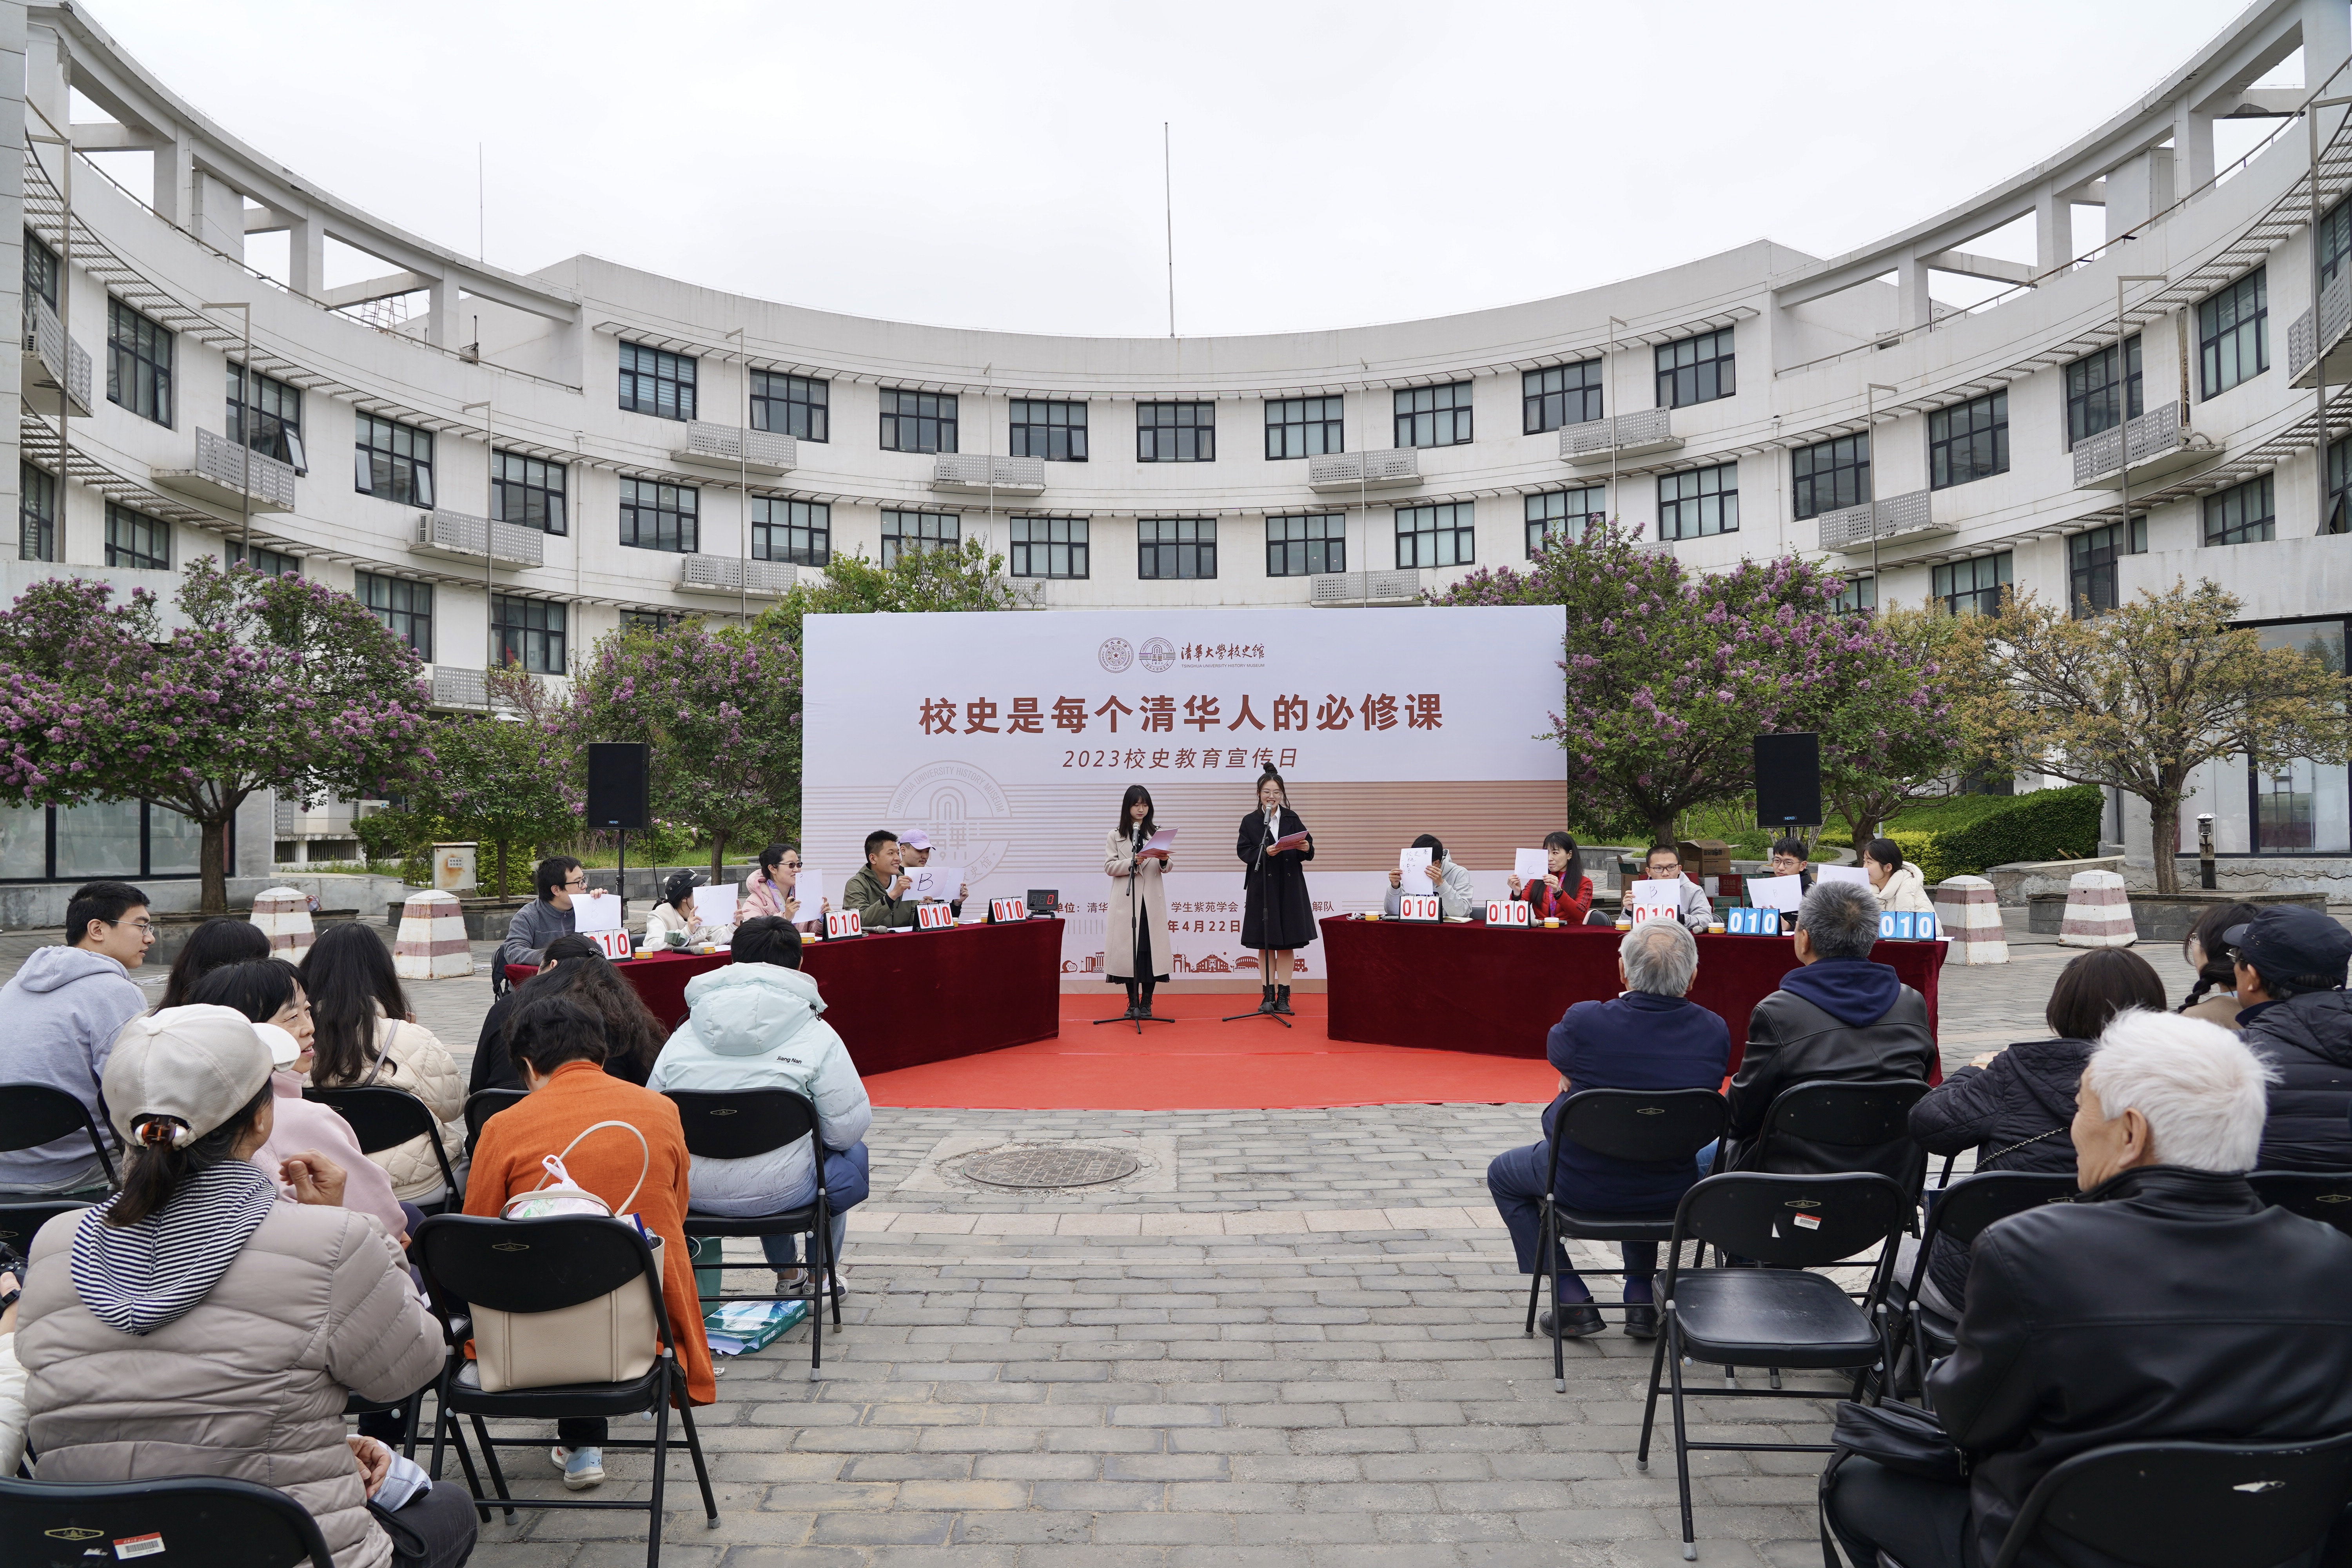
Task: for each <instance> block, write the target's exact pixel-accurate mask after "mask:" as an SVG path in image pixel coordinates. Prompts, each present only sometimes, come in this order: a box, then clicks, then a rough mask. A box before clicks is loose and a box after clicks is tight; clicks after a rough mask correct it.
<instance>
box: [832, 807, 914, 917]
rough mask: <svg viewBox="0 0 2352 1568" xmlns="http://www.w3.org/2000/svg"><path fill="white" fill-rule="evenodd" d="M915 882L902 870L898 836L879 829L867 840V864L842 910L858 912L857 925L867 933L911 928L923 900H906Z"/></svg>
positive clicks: (843, 898) (851, 882)
mask: <svg viewBox="0 0 2352 1568" xmlns="http://www.w3.org/2000/svg"><path fill="white" fill-rule="evenodd" d="M914 885H915V883H914V879H912V878H910V877H908V875H907V874H906V873H905V872H904V871H902V870H900V869H899V859H898V835H897V834H895V833H893V832H891V831H890V830H889V829H888V828H877V829H875V830H874V831H873V832H871V833H869V834H867V835H866V864H865V865H864V866H863V867H861V868H859V869H858V872H857V874H856V876H854V877H852V878H850V879H849V886H847V887H846V888H844V889H842V892H841V907H842V908H843V909H845V910H856V911H857V921H858V924H859V925H860V926H862V927H864V928H865V929H866V930H867V931H887V930H889V929H890V928H891V927H893V926H910V925H913V924H914V923H915V921H916V920H917V919H918V918H919V917H918V916H917V915H916V913H915V911H916V910H918V909H919V908H920V907H921V904H922V900H919V899H912V898H909V897H908V896H907V894H908V889H910V888H912V887H913V886H914Z"/></svg>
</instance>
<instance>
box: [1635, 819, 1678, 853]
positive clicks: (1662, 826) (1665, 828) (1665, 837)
mask: <svg viewBox="0 0 2352 1568" xmlns="http://www.w3.org/2000/svg"><path fill="white" fill-rule="evenodd" d="M1680 842H1681V840H1680V839H1679V838H1677V837H1675V814H1674V813H1673V812H1668V813H1667V814H1666V815H1665V816H1664V817H1663V818H1660V817H1655V816H1654V817H1652V818H1651V819H1650V844H1677V843H1680ZM1642 847H1643V848H1644V849H1647V848H1648V847H1650V845H1649V844H1644V845H1643V846H1642Z"/></svg>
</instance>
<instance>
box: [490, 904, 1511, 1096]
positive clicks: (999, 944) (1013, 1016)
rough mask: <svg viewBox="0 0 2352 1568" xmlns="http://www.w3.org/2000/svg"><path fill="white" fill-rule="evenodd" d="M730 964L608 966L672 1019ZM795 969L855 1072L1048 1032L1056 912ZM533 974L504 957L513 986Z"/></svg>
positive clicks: (826, 955) (1058, 958) (855, 944)
mask: <svg viewBox="0 0 2352 1568" xmlns="http://www.w3.org/2000/svg"><path fill="white" fill-rule="evenodd" d="M729 962H730V959H729V957H728V955H727V954H726V953H725V952H713V953H700V952H694V953H687V952H660V953H654V954H651V955H649V956H646V957H643V958H633V959H630V960H628V961H627V962H626V963H616V964H614V968H616V969H618V970H619V971H620V972H621V973H623V974H625V975H627V976H628V978H629V984H631V985H634V986H635V987H636V991H637V994H638V995H640V996H642V997H644V998H645V1002H646V1006H648V1007H650V1008H652V1009H653V1012H654V1016H656V1017H657V1018H659V1019H660V1020H661V1021H662V1022H663V1023H664V1024H666V1025H668V1026H672V1027H676V1026H677V1025H678V1024H681V1023H683V1022H685V1020H686V983H687V982H688V981H689V980H691V979H693V978H694V977H695V976H696V975H698V974H701V973H706V972H708V971H709V970H713V969H716V968H718V967H719V965H720V964H723V963H729ZM801 968H802V970H803V972H804V973H807V974H808V976H809V977H810V978H811V979H813V980H814V981H815V982H816V983H817V988H818V989H819V990H821V991H822V992H824V1019H825V1022H826V1023H828V1024H831V1025H832V1026H834V1028H835V1029H836V1030H838V1031H839V1032H840V1035H841V1037H842V1039H843V1041H844V1042H845V1044H847V1046H848V1047H849V1056H850V1059H851V1060H852V1061H854V1062H856V1064H857V1070H858V1072H859V1073H860V1074H861V1075H864V1074H870V1073H877V1072H890V1071H892V1070H894V1069H896V1068H909V1067H917V1066H919V1065H921V1064H922V1063H924V1062H938V1061H946V1060H948V1059H950V1058H954V1057H969V1056H976V1055H978V1054H979V1053H980V1052H982V1051H994V1050H1002V1049H1003V1048H1004V1047H1007V1046H1021V1045H1026V1044H1028V1043H1029V1042H1030V1041H1032V1040H1049V1039H1052V1038H1054V1037H1055V1036H1056V1035H1058V1034H1060V1033H1061V1030H1062V1025H1061V980H1062V923H1061V922H1060V921H1055V920H1026V921H1009V922H1007V923H1005V924H1003V925H968V926H958V927H956V928H955V929H954V930H952V931H916V932H913V933H911V934H907V935H888V936H885V935H882V934H880V933H874V934H870V935H866V936H861V937H854V938H851V939H849V940H847V941H844V942H806V943H804V944H803V946H802V948H801ZM533 973H536V971H535V970H533V969H532V968H531V967H530V966H529V965H527V964H515V963H510V964H509V965H507V978H508V979H509V981H511V982H513V983H514V984H518V985H519V984H522V983H523V982H524V981H526V980H528V979H530V977H531V975H532V974H533ZM1537 1054H1538V1055H1541V1054H1542V1053H1541V1051H1540V1050H1538V1053H1537Z"/></svg>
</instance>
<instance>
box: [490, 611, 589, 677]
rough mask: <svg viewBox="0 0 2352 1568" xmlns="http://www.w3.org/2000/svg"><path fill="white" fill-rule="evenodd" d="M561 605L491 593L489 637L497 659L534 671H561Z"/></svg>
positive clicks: (563, 667) (534, 672)
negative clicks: (496, 650) (495, 650)
mask: <svg viewBox="0 0 2352 1568" xmlns="http://www.w3.org/2000/svg"><path fill="white" fill-rule="evenodd" d="M563 610H564V606H563V605H559V604H557V603H555V602H554V601H552V600H550V599H519V598H516V597H514V596H513V595H509V594H493V595H490V637H491V641H492V644H493V645H494V646H495V647H496V648H497V649H498V660H499V664H500V665H501V666H502V667H504V668H508V669H523V670H528V671H530V673H531V674H533V675H562V673H563V672H564V671H565V670H566V669H567V668H570V667H569V666H568V665H567V664H566V663H565V662H564V657H563V618H564V617H563Z"/></svg>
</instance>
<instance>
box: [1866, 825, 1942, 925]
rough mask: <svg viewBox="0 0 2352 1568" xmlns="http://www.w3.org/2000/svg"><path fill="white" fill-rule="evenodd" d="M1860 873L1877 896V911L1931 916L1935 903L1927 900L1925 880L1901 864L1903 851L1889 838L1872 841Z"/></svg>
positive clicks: (1911, 867) (1914, 868)
mask: <svg viewBox="0 0 2352 1568" xmlns="http://www.w3.org/2000/svg"><path fill="white" fill-rule="evenodd" d="M1862 869H1863V873H1864V875H1865V876H1867V877H1868V878H1869V879H1870V889H1871V891H1872V892H1874V893H1875V894H1877V895H1878V907H1879V908H1880V909H1882V910H1890V911H1894V912H1896V913H1904V912H1908V913H1911V914H1916V915H1932V914H1934V913H1935V912H1936V901H1935V900H1933V899H1930V898H1929V897H1928V896H1927V880H1926V879H1924V878H1922V877H1921V876H1920V875H1919V868H1918V867H1916V866H1906V865H1905V864H1904V863H1903V849H1902V847H1901V846H1900V845H1898V844H1896V843H1895V840H1893V839H1892V838H1874V839H1872V840H1871V841H1870V843H1869V845H1868V847H1865V848H1864V850H1863V852H1862Z"/></svg>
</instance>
